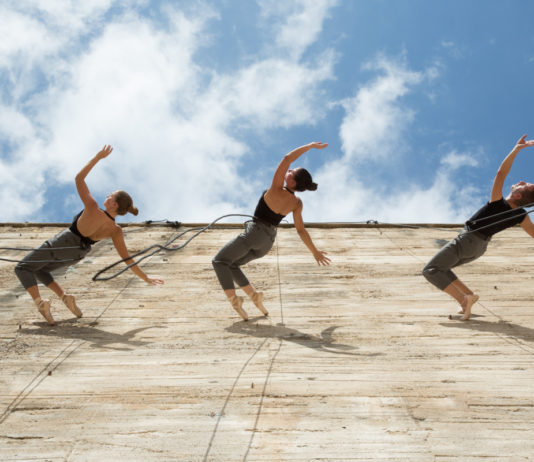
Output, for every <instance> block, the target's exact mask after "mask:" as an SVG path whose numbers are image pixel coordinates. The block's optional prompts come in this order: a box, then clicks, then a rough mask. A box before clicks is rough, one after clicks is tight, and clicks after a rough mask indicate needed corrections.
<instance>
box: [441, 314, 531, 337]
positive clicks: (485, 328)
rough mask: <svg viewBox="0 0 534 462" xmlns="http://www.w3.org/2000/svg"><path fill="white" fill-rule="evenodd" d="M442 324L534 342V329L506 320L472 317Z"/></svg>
mask: <svg viewBox="0 0 534 462" xmlns="http://www.w3.org/2000/svg"><path fill="white" fill-rule="evenodd" d="M440 325H442V326H444V327H455V328H457V329H468V330H474V331H478V332H491V333H493V334H501V335H505V336H507V337H510V338H514V339H517V340H524V341H526V342H534V329H531V328H530V327H524V326H520V325H519V324H513V323H511V322H506V321H497V322H490V321H478V320H473V319H470V320H469V321H461V322H442V323H440Z"/></svg>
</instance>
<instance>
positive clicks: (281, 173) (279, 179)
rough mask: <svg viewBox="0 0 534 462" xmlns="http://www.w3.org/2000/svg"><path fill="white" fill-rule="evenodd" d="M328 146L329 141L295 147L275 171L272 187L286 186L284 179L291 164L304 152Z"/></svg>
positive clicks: (280, 187)
mask: <svg viewBox="0 0 534 462" xmlns="http://www.w3.org/2000/svg"><path fill="white" fill-rule="evenodd" d="M327 146H328V143H320V142H313V143H310V144H306V145H305V146H301V147H300V148H297V149H294V150H293V151H291V152H290V153H288V154H286V155H285V156H284V158H283V159H282V161H281V162H280V164H278V167H277V169H276V171H275V172H274V176H273V182H272V184H271V188H275V189H276V188H278V189H282V188H283V187H284V179H285V176H286V172H287V170H288V169H289V166H290V165H291V163H292V162H295V161H296V160H297V159H298V158H299V157H300V156H302V154H304V153H305V152H308V151H309V150H310V149H324V148H326V147H327Z"/></svg>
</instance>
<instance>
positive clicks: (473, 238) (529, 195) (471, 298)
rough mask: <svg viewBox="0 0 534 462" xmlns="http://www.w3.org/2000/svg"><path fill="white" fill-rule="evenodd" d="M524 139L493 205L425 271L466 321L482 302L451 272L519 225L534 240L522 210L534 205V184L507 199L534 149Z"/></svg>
mask: <svg viewBox="0 0 534 462" xmlns="http://www.w3.org/2000/svg"><path fill="white" fill-rule="evenodd" d="M526 136H527V135H523V136H522V137H521V138H520V139H519V141H518V142H517V143H516V145H515V146H514V148H513V149H512V151H511V152H510V153H509V154H508V155H507V156H506V158H505V159H504V160H503V162H502V163H501V166H500V167H499V170H497V175H496V176H495V180H494V181H493V188H492V189H491V196H490V201H489V202H488V203H487V204H486V205H484V206H483V207H482V208H481V209H480V210H478V211H477V212H476V213H475V214H474V215H473V216H472V217H471V218H470V219H469V220H468V221H467V222H466V223H465V228H464V229H463V230H462V231H461V232H460V234H459V235H458V236H457V237H456V238H455V239H453V240H452V241H451V242H449V243H448V244H446V245H445V246H444V247H443V248H442V249H441V250H440V251H439V252H438V253H437V254H436V255H435V256H434V258H432V260H430V262H429V263H428V264H427V265H426V266H425V267H424V269H423V276H424V277H425V278H427V279H428V281H429V282H430V283H432V284H434V285H435V286H436V287H437V288H438V289H440V290H443V291H444V292H445V293H446V294H448V295H450V296H451V297H452V298H454V299H455V300H456V301H457V302H458V303H459V304H460V311H459V313H462V314H463V316H462V318H461V319H462V320H463V321H467V320H468V319H469V317H470V316H471V307H472V306H473V305H474V304H475V303H476V301H477V300H478V298H479V297H478V295H476V294H474V293H473V292H472V291H471V290H470V289H469V288H468V287H467V286H465V285H464V284H463V282H462V281H460V280H459V279H458V278H457V276H456V275H455V274H454V273H453V272H452V271H451V268H454V267H455V266H459V265H463V264H464V263H468V262H471V261H473V260H476V259H477V258H479V257H480V256H481V255H482V254H483V253H484V252H485V251H486V248H487V246H488V243H489V241H490V240H491V237H492V236H493V235H494V234H496V233H498V232H500V231H503V230H504V229H506V228H510V227H512V226H514V225H516V224H521V227H522V228H523V229H524V230H525V231H526V232H527V233H528V234H530V235H531V236H533V237H534V225H533V224H532V222H531V221H530V218H529V217H528V216H527V212H526V211H525V209H524V208H522V206H525V205H534V204H533V203H534V184H532V183H525V182H524V181H520V182H519V183H517V184H514V185H512V187H511V189H510V193H509V194H508V196H507V197H506V199H504V198H503V194H502V190H503V185H504V180H505V179H506V177H507V176H508V173H509V172H510V169H511V167H512V164H513V162H514V160H515V157H516V155H517V153H518V152H519V151H520V150H521V149H524V148H526V147H529V146H534V140H528V141H525V138H526Z"/></svg>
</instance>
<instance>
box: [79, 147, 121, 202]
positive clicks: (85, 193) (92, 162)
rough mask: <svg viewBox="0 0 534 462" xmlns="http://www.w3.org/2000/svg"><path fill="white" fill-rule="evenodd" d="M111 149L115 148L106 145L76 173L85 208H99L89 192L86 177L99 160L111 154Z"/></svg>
mask: <svg viewBox="0 0 534 462" xmlns="http://www.w3.org/2000/svg"><path fill="white" fill-rule="evenodd" d="M111 151H113V148H112V147H111V146H109V145H107V146H104V147H103V148H102V149H101V150H100V152H98V153H97V155H96V156H95V157H93V158H92V159H91V160H90V161H89V162H88V163H87V165H86V166H85V167H84V168H82V169H81V170H80V172H79V173H78V174H77V175H76V189H77V190H78V194H79V196H80V199H81V200H82V202H83V205H84V206H85V208H95V207H96V208H98V203H97V202H96V200H95V199H94V198H93V196H91V193H90V192H89V188H88V187H87V184H86V183H85V177H86V176H87V175H88V174H89V172H90V171H91V170H92V169H93V167H94V166H95V165H96V164H97V162H98V161H99V160H100V159H104V158H105V157H107V156H109V155H110V154H111Z"/></svg>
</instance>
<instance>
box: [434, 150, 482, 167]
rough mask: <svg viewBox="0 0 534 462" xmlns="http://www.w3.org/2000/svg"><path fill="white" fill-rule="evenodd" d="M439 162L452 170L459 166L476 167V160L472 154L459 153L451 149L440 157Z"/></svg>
mask: <svg viewBox="0 0 534 462" xmlns="http://www.w3.org/2000/svg"><path fill="white" fill-rule="evenodd" d="M477 156H478V155H477ZM441 164H442V165H446V166H448V167H450V168H452V169H453V170H456V169H458V168H460V167H465V166H467V167H476V166H477V165H478V162H477V160H476V159H475V158H474V157H473V155H472V154H470V153H469V154H459V153H457V152H456V151H452V152H450V153H449V154H447V155H446V156H445V157H444V158H443V159H441Z"/></svg>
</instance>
